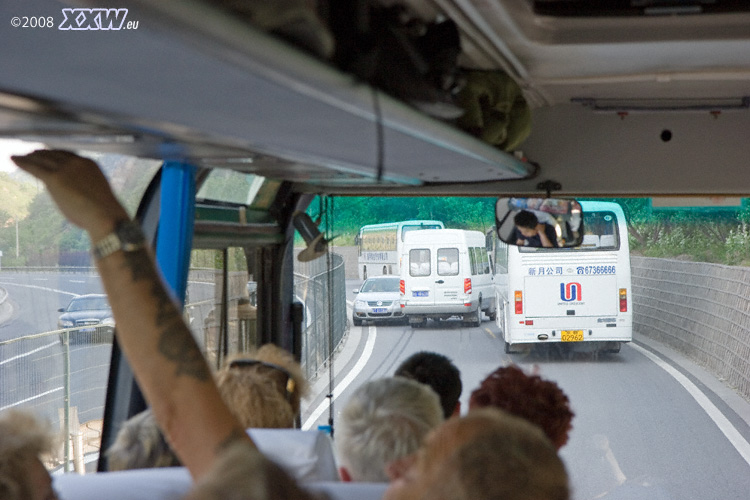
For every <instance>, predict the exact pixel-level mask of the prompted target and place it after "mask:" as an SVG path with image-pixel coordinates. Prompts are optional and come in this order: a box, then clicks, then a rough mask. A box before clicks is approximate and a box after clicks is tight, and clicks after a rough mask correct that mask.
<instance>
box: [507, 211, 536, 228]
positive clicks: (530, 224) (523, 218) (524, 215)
mask: <svg viewBox="0 0 750 500" xmlns="http://www.w3.org/2000/svg"><path fill="white" fill-rule="evenodd" d="M513 222H514V223H515V224H516V226H519V227H527V228H529V229H534V228H535V227H536V225H537V224H539V219H538V218H537V216H536V215H535V214H534V212H529V211H528V210H521V211H520V212H518V213H517V214H516V216H515V217H513Z"/></svg>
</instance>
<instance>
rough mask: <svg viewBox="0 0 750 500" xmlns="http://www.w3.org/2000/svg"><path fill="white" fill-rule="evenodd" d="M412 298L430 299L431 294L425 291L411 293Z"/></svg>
mask: <svg viewBox="0 0 750 500" xmlns="http://www.w3.org/2000/svg"><path fill="white" fill-rule="evenodd" d="M411 296H412V297H429V296H430V292H429V291H428V290H423V291H419V292H411Z"/></svg>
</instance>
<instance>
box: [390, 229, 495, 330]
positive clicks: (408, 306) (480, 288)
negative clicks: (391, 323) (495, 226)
mask: <svg viewBox="0 0 750 500" xmlns="http://www.w3.org/2000/svg"><path fill="white" fill-rule="evenodd" d="M493 280H494V278H493V273H492V268H491V265H490V259H489V255H488V253H487V246H486V241H485V237H484V235H483V234H482V233H481V232H479V231H464V230H461V229H425V230H422V231H413V232H410V233H407V234H406V237H405V239H404V246H403V251H402V253H401V307H402V308H403V312H404V315H406V316H407V317H408V318H409V324H410V325H411V326H412V327H418V326H424V325H425V324H426V322H427V318H433V319H437V320H441V319H448V318H450V317H451V316H460V317H461V318H462V319H463V321H464V323H466V324H467V325H471V326H479V325H480V324H481V321H482V319H481V313H482V311H483V312H484V313H485V314H486V315H487V316H488V317H489V318H490V319H491V320H494V319H495V315H496V313H495V300H494V287H493Z"/></svg>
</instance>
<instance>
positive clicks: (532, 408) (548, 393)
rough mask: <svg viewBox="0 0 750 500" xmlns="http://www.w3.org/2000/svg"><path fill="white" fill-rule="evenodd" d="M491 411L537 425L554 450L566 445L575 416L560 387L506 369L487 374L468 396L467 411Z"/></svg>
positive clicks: (517, 371) (535, 377) (510, 366)
mask: <svg viewBox="0 0 750 500" xmlns="http://www.w3.org/2000/svg"><path fill="white" fill-rule="evenodd" d="M483 407H494V408H500V409H501V410H505V411H507V412H508V413H511V414H513V415H516V416H519V417H522V418H525V419H526V420H528V421H530V422H531V423H533V424H535V425H538V426H539V427H541V429H542V430H543V431H544V433H545V434H546V435H547V437H548V438H549V439H550V441H552V444H554V445H555V447H556V448H557V449H560V448H562V446H563V445H564V444H565V443H567V442H568V432H569V431H570V429H571V428H572V425H571V421H572V420H573V416H574V413H573V412H572V411H571V410H570V402H569V401H568V396H566V395H565V393H564V392H563V390H562V389H560V387H559V386H558V385H557V384H556V383H554V382H552V381H550V380H544V379H543V378H542V377H540V376H538V375H527V374H525V373H524V372H523V370H521V369H520V368H519V367H517V366H515V365H509V366H505V367H502V368H498V369H497V370H495V371H494V372H492V373H490V374H489V375H488V376H487V378H485V379H484V380H483V381H482V383H481V384H480V386H479V388H478V389H476V390H475V391H474V392H472V393H471V398H470V399H469V411H473V410H474V409H476V408H483Z"/></svg>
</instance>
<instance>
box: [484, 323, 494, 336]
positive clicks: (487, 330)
mask: <svg viewBox="0 0 750 500" xmlns="http://www.w3.org/2000/svg"><path fill="white" fill-rule="evenodd" d="M484 331H485V332H487V333H488V334H489V336H490V337H492V338H493V339H497V337H495V334H494V333H492V330H490V329H489V328H487V327H486V326H485V327H484Z"/></svg>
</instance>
